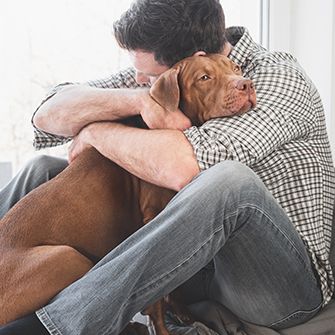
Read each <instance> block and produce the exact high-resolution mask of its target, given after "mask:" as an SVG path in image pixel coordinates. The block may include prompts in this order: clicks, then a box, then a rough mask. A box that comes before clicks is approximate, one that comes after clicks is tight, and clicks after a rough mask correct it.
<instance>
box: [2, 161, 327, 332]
mask: <svg viewBox="0 0 335 335" xmlns="http://www.w3.org/2000/svg"><path fill="white" fill-rule="evenodd" d="M274 223H276V224H277V225H278V226H279V227H280V229H279V230H280V231H285V232H288V233H289V235H286V233H285V234H282V235H283V236H282V235H281V234H278V231H276V230H275V229H273V228H272V226H273V225H274ZM258 227H261V228H262V229H259V228H258ZM269 227H271V228H269ZM253 230H255V231H257V232H259V233H256V232H255V233H252V231H253ZM267 232H269V233H267ZM274 232H276V233H274ZM249 233H250V236H251V238H252V239H250V240H249V239H248V238H244V237H243V238H241V241H242V242H243V243H245V242H247V243H248V246H249V248H247V252H245V251H243V253H242V256H243V257H244V258H245V259H246V260H248V259H249V260H250V262H249V263H248V262H247V261H246V262H245V263H246V264H248V267H247V268H246V269H245V270H246V271H245V272H243V271H244V269H240V268H239V267H240V266H241V264H242V263H239V262H237V264H236V266H235V267H234V264H231V266H230V268H229V270H226V269H225V268H224V266H223V264H224V263H222V264H220V258H223V255H224V254H225V251H224V250H225V247H226V246H228V247H229V243H233V242H234V239H237V238H239V236H244V235H246V236H249ZM273 234H275V236H273ZM279 237H280V238H281V239H282V240H285V237H286V238H287V241H286V244H289V245H290V246H291V248H289V249H288V250H287V249H286V248H285V247H284V246H283V247H281V248H279V249H278V250H277V252H278V255H279V257H278V260H279V262H280V264H279V265H276V269H277V268H278V266H279V267H280V269H281V271H280V273H277V270H276V272H275V273H276V275H275V276H274V277H271V273H269V277H268V278H267V276H266V275H265V273H266V271H268V270H269V269H272V267H271V266H272V263H273V264H274V265H275V264H276V259H277V253H276V254H275V256H276V259H272V258H269V259H266V258H264V260H266V261H267V262H270V263H271V266H269V264H264V268H262V264H261V263H260V262H259V261H258V257H257V255H256V254H255V255H250V253H251V252H254V253H256V252H259V250H258V248H251V247H250V246H254V245H257V244H260V245H264V247H266V250H265V252H264V250H262V249H261V250H260V252H261V254H262V255H263V254H265V253H267V252H268V249H269V245H271V247H272V246H273V241H274V240H276V239H277V238H279ZM263 240H264V243H263V242H262V241H263ZM266 241H268V245H267V246H265V244H266ZM261 242H262V243H261ZM228 247H227V248H228ZM276 247H277V246H276ZM292 250H294V252H292ZM271 255H273V254H271ZM214 257H216V258H215V261H214V265H215V268H214V269H215V276H216V277H217V278H219V277H220V276H222V277H224V275H225V274H227V276H228V279H227V281H226V282H223V283H222V285H223V286H224V287H221V285H220V283H215V280H214V279H213V280H212V281H211V282H209V283H208V287H209V288H210V290H208V292H209V294H210V295H213V298H215V299H219V300H220V301H221V299H223V300H224V299H226V298H230V299H231V297H232V296H229V294H226V293H225V291H226V290H227V291H229V290H230V289H232V290H233V289H235V286H234V285H231V283H230V281H231V280H232V278H234V276H236V279H235V280H236V294H235V296H238V295H239V294H240V295H244V294H246V293H248V294H249V295H250V296H251V298H252V299H251V300H248V299H244V300H243V299H242V300H240V301H238V302H237V305H236V306H237V307H236V308H237V309H238V308H239V306H241V304H242V303H245V305H246V306H244V310H243V311H242V316H243V315H244V312H245V311H247V312H250V318H251V319H252V321H253V322H254V323H260V324H265V325H267V326H269V325H272V324H274V323H276V322H278V321H280V320H282V319H283V318H287V317H289V316H291V317H293V318H294V313H295V312H296V311H297V310H301V309H304V310H308V311H314V310H315V309H317V308H318V307H319V305H320V303H321V295H320V289H319V287H318V284H317V281H316V280H315V278H314V277H313V276H312V270H311V268H310V264H309V260H308V256H307V254H306V252H305V248H304V246H303V244H302V242H301V240H300V238H299V236H298V235H297V233H296V232H295V230H294V229H293V227H292V226H291V224H290V222H289V220H288V218H287V216H286V214H285V212H284V211H283V210H282V209H281V208H280V207H279V206H278V205H277V203H276V201H275V200H274V199H273V197H272V196H271V195H270V193H269V192H268V191H267V190H266V188H265V187H264V185H263V184H262V182H261V181H260V180H259V178H258V177H257V176H256V175H255V174H254V173H253V172H252V171H251V170H250V169H248V168H246V167H245V166H243V165H241V164H239V163H235V162H224V163H222V164H218V165H216V166H214V167H213V168H211V169H209V170H207V171H205V172H204V173H201V174H200V175H199V176H198V177H197V178H196V179H195V180H193V181H192V182H191V183H190V184H189V185H188V186H187V187H185V188H184V189H183V190H182V191H181V192H179V193H178V194H177V195H176V197H175V198H174V199H173V200H172V201H171V202H170V203H169V204H168V206H167V207H166V208H165V210H164V211H162V213H161V214H159V215H158V216H157V217H156V218H155V219H154V220H152V221H151V222H150V223H149V224H147V225H146V226H144V227H143V228H142V229H140V230H139V231H137V232H136V233H135V234H133V235H132V236H131V237H129V238H128V239H127V240H126V241H125V242H124V243H122V244H121V245H120V246H118V247H117V248H115V249H114V250H113V251H111V252H110V253H109V254H108V255H107V256H106V257H105V258H104V259H103V260H102V261H101V262H99V263H98V264H97V265H96V266H95V267H94V268H93V269H92V270H91V271H90V272H89V273H88V274H87V275H85V276H84V277H83V278H82V279H80V280H78V281H77V282H75V283H74V284H72V285H71V286H69V287H68V288H66V289H65V290H63V291H62V292H61V293H60V294H58V295H57V296H56V297H55V298H54V299H53V300H52V301H51V302H50V304H49V305H47V306H46V307H45V308H43V309H41V310H39V311H38V312H37V314H38V316H39V318H40V319H41V320H42V322H43V323H44V325H45V326H46V327H47V328H48V329H49V332H50V333H52V334H55V335H56V334H63V335H67V334H69V335H70V334H71V335H76V334H99V335H104V334H119V333H120V332H121V330H122V329H123V328H124V327H125V325H126V324H127V323H128V322H129V320H130V319H131V318H132V317H133V315H134V314H136V313H137V312H138V311H141V310H143V309H144V308H145V307H146V306H147V305H148V304H151V303H153V302H154V301H156V300H157V299H159V298H160V297H162V296H163V295H165V294H167V293H169V292H170V291H172V290H173V289H175V288H176V287H178V286H179V285H181V284H182V283H183V282H185V281H187V280H188V279H189V278H191V277H192V276H194V275H195V274H196V273H197V272H198V271H199V270H201V269H202V268H203V267H205V266H206V265H207V264H208V263H209V262H210V261H211V260H212V259H213V258H214ZM271 257H272V256H271ZM255 260H256V261H257V262H256V263H257V264H255V265H257V269H258V268H260V270H261V273H260V274H259V280H257V279H258V278H257V276H258V273H255V271H254V270H253V264H252V263H253V262H254V261H255ZM223 262H226V260H223ZM261 262H263V260H262V261H261ZM243 264H244V263H243ZM286 268H288V269H290V272H288V271H286ZM249 269H252V270H253V271H252V272H251V273H252V276H256V277H255V278H254V279H253V280H252V281H251V282H252V283H253V284H252V285H257V287H254V286H252V287H250V285H249V280H248V279H249V278H250V273H249V271H248V270H249ZM230 271H232V272H233V271H236V273H237V272H239V273H240V274H239V276H237V275H236V273H229V272H230ZM257 271H258V270H257ZM277 275H278V277H277ZM292 278H294V279H295V280H296V282H295V283H293V285H292V284H291V279H292ZM264 279H267V281H268V282H270V281H275V282H278V283H279V284H278V285H272V286H271V285H270V284H269V285H268V286H269V287H271V288H269V289H267V290H266V291H265V295H266V297H265V298H263V292H262V288H263V286H264V284H265V283H264V282H263V281H264ZM240 282H241V283H243V285H242V284H240ZM302 283H303V285H301V284H302ZM216 284H218V287H217V290H216V291H217V295H216V294H215V285H216ZM227 285H231V286H229V290H228V286H227ZM248 285H249V286H248ZM226 286H227V288H225V287H226ZM300 286H301V287H300ZM272 289H273V290H274V291H273V292H271V290H272ZM238 290H241V291H240V292H238ZM250 290H255V292H257V294H252V292H249V291H250ZM269 290H270V292H269ZM283 291H285V293H286V294H294V295H296V296H298V297H299V299H298V300H297V301H296V302H295V303H294V302H293V301H292V302H291V301H289V303H288V304H287V306H286V303H285V300H286V296H285V295H283V294H282V293H283ZM225 294H226V296H225ZM246 296H248V295H246ZM264 299H265V300H264ZM258 300H259V301H258ZM263 301H266V302H268V301H271V306H272V308H271V309H270V312H269V311H268V309H269V306H268V305H264V304H263V303H262V302H263ZM222 302H223V303H224V304H225V301H222ZM255 302H256V304H255ZM227 303H228V304H229V307H230V308H231V306H230V304H233V301H232V299H231V300H228V302H227ZM277 303H278V305H279V308H278V310H277V309H276V304H277ZM312 313H313V312H311V314H312ZM311 314H310V315H308V316H307V317H308V318H309V317H310V316H311ZM248 315H249V314H248ZM264 315H265V316H264ZM304 317H305V316H301V315H299V319H298V320H296V322H297V323H298V322H303V321H304ZM305 319H306V318H305ZM0 334H2V333H1V330H0ZM3 334H5V332H4V333H3ZM37 334H38V333H36V335H37Z"/></svg>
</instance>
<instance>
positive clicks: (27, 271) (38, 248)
mask: <svg viewBox="0 0 335 335" xmlns="http://www.w3.org/2000/svg"><path fill="white" fill-rule="evenodd" d="M199 62H200V63H201V62H204V63H205V64H206V72H204V69H202V68H201V65H199V64H197V63H199ZM208 62H210V66H209V65H208ZM216 64H218V65H216ZM222 64H223V65H222ZM216 66H218V67H219V68H220V71H219V73H221V72H222V77H224V85H223V84H222V83H221V85H220V83H219V81H218V80H217V82H216V84H215V85H214V86H213V88H214V89H215V90H217V89H218V88H219V87H221V89H222V87H224V89H225V90H226V91H229V90H230V91H231V93H229V92H228V95H229V97H228V98H227V97H226V98H224V97H220V95H221V94H223V93H220V92H214V94H215V95H214V96H215V97H216V99H218V100H220V101H219V105H218V106H220V107H218V106H216V107H215V106H214V105H215V101H216V100H213V99H210V98H209V97H208V96H210V90H209V89H208V87H207V88H205V87H204V85H205V84H206V82H207V84H208V80H209V79H208V78H210V79H211V77H214V75H212V74H211V73H207V72H208V67H209V68H211V67H213V69H214V70H215V69H216ZM194 67H195V68H196V69H198V70H199V67H200V70H201V71H198V70H197V71H195V70H194ZM209 72H210V70H209ZM197 73H200V74H197ZM191 75H192V76H193V77H194V75H196V76H197V75H198V76H199V78H197V77H195V80H196V81H197V83H196V85H200V90H199V92H201V91H204V92H207V93H206V94H205V95H203V96H201V94H200V93H199V94H198V100H199V101H198V100H197V99H191V98H190V97H191V95H190V90H191V88H192V90H193V91H197V90H196V89H195V88H194V85H193V86H192V85H189V84H190V81H191V80H190V78H188V76H191ZM216 77H217V75H216ZM227 78H229V80H228V79H227ZM166 87H169V93H170V95H169V94H166V95H165V94H163V92H164V90H166ZM171 87H172V88H173V89H171ZM150 93H151V96H152V98H153V99H154V100H156V101H157V102H158V103H159V104H161V105H162V106H164V107H165V108H166V109H168V110H171V111H173V110H175V109H176V108H178V105H179V100H180V99H181V101H182V104H181V107H182V109H183V111H184V112H185V114H186V115H187V116H188V117H189V118H190V119H191V121H192V122H193V124H197V125H198V124H201V123H203V122H205V121H207V120H208V119H210V118H212V117H220V116H228V115H231V114H232V113H233V114H234V113H242V112H246V111H247V110H248V109H250V108H251V107H252V106H254V105H255V103H256V98H255V91H254V89H253V86H252V83H251V81H250V80H248V79H244V78H242V77H241V73H240V70H239V69H238V70H236V65H235V64H234V63H232V62H231V61H230V60H228V59H227V58H226V57H224V56H219V55H212V56H208V57H207V56H206V57H190V58H188V59H186V60H184V61H182V62H180V63H178V64H177V65H176V66H174V67H173V68H172V69H171V70H168V71H167V72H166V73H164V74H163V75H162V76H161V78H159V79H158V81H157V82H156V83H155V84H154V85H153V87H152V89H151V92H150ZM234 99H235V100H236V103H234V104H232V101H234ZM200 100H201V101H202V102H201V105H200ZM221 100H222V101H221ZM225 100H227V101H229V103H226V104H225V103H224V101H225ZM206 101H208V103H207V105H206ZM208 104H209V105H208ZM229 104H230V106H229ZM224 105H227V106H226V109H225V108H223V106H224ZM213 106H214V107H213ZM204 111H205V112H206V113H204ZM173 196H174V192H173V191H171V190H167V189H163V188H160V187H158V186H155V185H152V184H149V183H147V182H145V181H142V180H140V179H138V178H137V177H135V176H133V175H131V174H130V173H128V172H127V171H125V170H124V169H122V168H121V167H119V166H118V165H116V164H115V163H113V162H111V161H110V160H108V159H107V158H105V157H103V156H102V155H101V154H99V153H98V152H97V151H96V150H95V149H93V148H92V149H89V150H86V151H85V152H84V153H82V154H81V155H80V156H79V157H78V158H77V159H76V160H75V161H74V162H73V163H72V164H71V165H70V166H69V167H68V168H66V169H65V170H64V171H63V172H62V173H61V174H59V175H58V176H57V177H56V178H54V179H52V180H51V181H49V182H47V183H45V184H44V185H41V186H40V187H38V188H37V189H36V190H34V191H32V192H31V193H30V194H29V195H28V196H26V197H25V198H23V199H22V200H21V201H20V202H19V203H17V204H16V205H15V206H14V207H13V208H12V209H11V210H10V211H9V212H8V213H7V215H6V216H5V217H4V218H3V219H2V220H1V221H0V268H1V271H0V306H1V310H0V324H4V323H7V322H9V321H12V320H14V319H16V318H19V317H21V316H23V315H25V314H27V313H30V312H33V311H34V310H37V309H38V308H40V307H41V306H43V305H45V304H46V303H47V302H48V301H49V300H50V298H52V297H53V296H54V295H56V294H57V293H58V292H59V291H61V290H62V289H63V288H65V287H66V286H68V285H70V284H71V283H72V282H74V281H75V280H77V279H79V278H80V277H81V276H83V275H84V274H85V273H86V272H87V271H88V270H90V269H91V267H92V266H93V265H94V264H95V263H96V262H97V261H98V260H100V259H101V258H102V257H103V256H104V255H106V254H107V253H108V252H109V251H110V250H112V249H113V248H114V247H115V246H117V245H118V244H120V243H121V242H122V241H123V240H124V239H125V238H127V237H128V236H129V235H131V234H132V233H133V232H134V231H136V230H137V229H138V228H140V227H141V226H142V225H143V224H146V223H147V222H149V221H150V220H151V219H152V218H153V217H155V216H156V215H157V214H158V213H159V212H160V211H161V210H162V209H163V208H164V207H165V205H166V204H167V203H168V202H169V201H170V200H171V198H172V197H173ZM158 333H159V334H168V333H167V332H166V330H164V329H163V330H162V331H158Z"/></svg>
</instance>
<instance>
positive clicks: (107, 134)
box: [82, 122, 199, 191]
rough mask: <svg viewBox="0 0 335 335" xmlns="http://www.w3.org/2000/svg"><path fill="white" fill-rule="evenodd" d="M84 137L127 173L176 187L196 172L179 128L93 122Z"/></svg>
mask: <svg viewBox="0 0 335 335" xmlns="http://www.w3.org/2000/svg"><path fill="white" fill-rule="evenodd" d="M82 136H83V140H84V141H85V142H86V143H89V144H90V145H92V146H94V147H95V148H96V149H97V150H98V151H99V152H100V153H102V154H103V155H104V156H106V157H107V158H109V159H111V160H112V161H114V162H115V163H117V164H119V165H120V166H122V167H123V168H125V169H126V170H128V171H129V172H130V173H132V174H134V175H136V176H138V177H139V178H141V179H144V180H146V181H148V182H151V183H153V184H156V185H159V186H162V187H166V188H170V189H173V190H175V191H179V190H180V189H181V188H182V187H184V186H185V185H186V184H188V183H189V182H190V181H191V180H192V178H193V177H194V176H196V175H197V174H198V173H199V166H198V164H197V161H196V158H195V156H194V152H193V148H192V146H191V144H190V143H189V142H188V140H187V139H186V137H185V136H184V134H183V132H182V131H179V130H165V129H164V130H159V129H157V130H147V129H137V128H131V127H127V126H124V125H122V124H118V123H114V122H100V123H99V122H98V123H93V124H91V125H89V126H88V127H86V128H85V129H84V130H83V134H82Z"/></svg>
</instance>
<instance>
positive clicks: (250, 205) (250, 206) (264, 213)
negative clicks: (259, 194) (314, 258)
mask: <svg viewBox="0 0 335 335" xmlns="http://www.w3.org/2000/svg"><path fill="white" fill-rule="evenodd" d="M240 208H250V209H256V210H257V211H259V212H260V213H261V214H262V215H264V216H265V217H266V218H267V219H268V221H269V222H270V223H271V224H272V226H273V227H275V228H276V229H277V231H279V232H280V233H281V234H282V235H283V236H284V237H285V238H286V240H287V241H288V242H289V244H290V245H291V247H292V248H293V249H294V251H295V253H296V255H297V256H298V258H299V260H300V262H301V263H302V264H303V266H304V268H305V269H306V271H307V273H308V275H309V277H310V279H312V280H314V281H315V280H317V278H316V277H315V274H314V273H313V272H312V271H311V270H312V269H309V268H308V266H306V263H305V262H304V258H303V257H302V255H301V254H300V252H299V250H298V249H297V248H296V247H295V245H294V243H293V241H292V240H291V239H290V238H289V236H287V234H286V233H285V232H284V231H283V230H281V229H280V227H278V225H276V224H275V223H274V222H273V221H272V220H271V218H270V216H269V215H268V214H267V213H266V212H265V211H263V210H262V209H261V208H259V207H258V206H255V205H252V204H245V205H243V206H239V208H238V209H240ZM234 213H235V212H234ZM231 216H233V215H232V214H230V215H229V217H231ZM229 217H227V218H229ZM243 226H244V225H243ZM243 226H242V227H243ZM292 226H293V224H292ZM242 227H240V228H239V229H238V230H240V229H241V228H242ZM293 228H294V229H295V227H294V226H293ZM238 233H239V232H238V231H237V232H236V234H234V236H233V237H232V238H234V237H235V236H237V235H238ZM311 266H313V265H312V262H311Z"/></svg>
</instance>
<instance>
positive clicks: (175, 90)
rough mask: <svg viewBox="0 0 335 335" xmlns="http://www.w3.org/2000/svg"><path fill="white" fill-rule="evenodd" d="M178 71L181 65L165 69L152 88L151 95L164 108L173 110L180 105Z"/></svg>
mask: <svg viewBox="0 0 335 335" xmlns="http://www.w3.org/2000/svg"><path fill="white" fill-rule="evenodd" d="M178 73H179V67H178V68H172V69H169V70H167V71H165V72H164V73H162V74H161V75H160V76H159V77H158V79H157V80H156V81H155V82H154V83H153V85H152V87H151V89H150V96H151V97H152V98H153V99H154V100H155V101H156V102H157V103H158V104H159V105H161V106H162V107H163V108H165V109H167V110H169V111H172V112H173V111H175V110H177V109H178V106H179V99H180V91H179V85H178Z"/></svg>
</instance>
